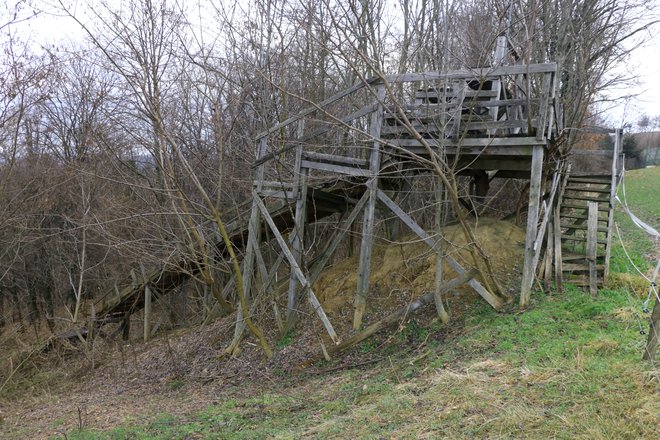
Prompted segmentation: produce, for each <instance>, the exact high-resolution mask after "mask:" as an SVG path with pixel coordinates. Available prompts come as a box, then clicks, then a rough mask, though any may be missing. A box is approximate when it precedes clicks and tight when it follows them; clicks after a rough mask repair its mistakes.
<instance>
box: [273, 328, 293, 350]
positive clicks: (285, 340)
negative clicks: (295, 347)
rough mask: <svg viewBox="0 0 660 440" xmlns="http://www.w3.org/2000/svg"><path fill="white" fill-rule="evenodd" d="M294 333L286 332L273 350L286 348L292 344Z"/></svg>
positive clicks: (291, 331)
mask: <svg viewBox="0 0 660 440" xmlns="http://www.w3.org/2000/svg"><path fill="white" fill-rule="evenodd" d="M294 336H295V331H294V330H293V329H291V330H289V331H288V332H286V333H285V334H284V335H283V336H282V337H281V338H280V339H279V340H278V341H277V342H276V343H275V348H277V349H278V350H281V349H283V348H286V347H288V346H289V345H291V343H292V342H293V339H294Z"/></svg>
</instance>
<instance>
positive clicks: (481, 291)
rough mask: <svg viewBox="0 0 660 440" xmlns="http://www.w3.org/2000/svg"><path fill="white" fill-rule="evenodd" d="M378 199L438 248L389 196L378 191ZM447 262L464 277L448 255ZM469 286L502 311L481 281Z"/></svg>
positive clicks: (472, 281)
mask: <svg viewBox="0 0 660 440" xmlns="http://www.w3.org/2000/svg"><path fill="white" fill-rule="evenodd" d="M378 198H379V199H380V200H381V201H382V202H383V203H384V204H385V206H387V207H388V208H390V210H391V211H392V212H393V213H395V214H396V215H397V216H399V218H400V219H401V220H403V222H404V223H405V224H406V225H408V227H409V228H410V229H411V230H412V231H413V232H414V233H415V234H417V236H418V237H419V238H421V239H422V240H423V241H424V243H426V244H427V246H429V247H430V248H431V249H435V246H436V241H435V240H434V239H433V238H432V237H431V236H429V234H427V233H426V231H425V230H424V229H423V228H422V227H421V226H419V225H418V224H417V222H415V220H413V219H412V217H410V216H409V215H408V214H406V213H405V212H404V211H403V210H402V209H401V208H400V207H399V206H397V204H396V203H394V201H392V199H390V198H389V197H388V196H387V194H385V193H384V192H383V191H381V190H378ZM444 259H445V261H447V264H449V267H451V268H452V270H454V272H456V273H457V274H459V275H462V274H464V273H465V269H464V268H463V267H462V266H461V265H460V264H459V263H458V262H457V261H456V260H454V259H453V258H452V257H451V256H449V255H446V254H445V256H444ZM468 284H469V285H470V287H472V289H474V290H475V291H476V292H477V293H478V294H479V295H481V297H482V298H483V299H485V300H486V301H487V302H488V304H490V305H491V306H492V307H493V308H494V309H495V310H500V309H501V308H502V306H503V305H504V302H503V301H502V299H500V298H499V297H498V296H496V295H495V294H493V293H491V292H489V291H488V290H487V289H486V288H485V287H484V286H483V284H481V283H480V282H479V281H477V280H475V279H471V280H470V281H469V282H468Z"/></svg>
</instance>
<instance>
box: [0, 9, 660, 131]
mask: <svg viewBox="0 0 660 440" xmlns="http://www.w3.org/2000/svg"><path fill="white" fill-rule="evenodd" d="M110 1H112V0H110ZM221 1H222V0H221ZM10 3H11V0H10ZM57 3H58V0H36V1H35V2H34V6H35V7H38V8H43V9H44V10H50V11H55V10H56V5H57ZM66 3H68V4H69V5H72V7H73V10H76V8H77V11H76V12H77V14H78V16H80V15H81V14H84V9H85V8H84V4H85V3H87V2H85V1H79V0H68V1H66ZM655 10H656V11H657V13H658V16H660V2H657V1H656V3H655ZM23 12H24V14H26V13H29V11H27V10H24V11H23ZM199 12H200V13H201V14H202V15H205V17H204V18H203V19H202V20H199V21H198V23H199V22H200V21H201V22H204V21H206V20H208V19H209V18H210V16H211V15H212V14H211V13H210V11H208V10H207V11H203V10H201V9H200V10H199ZM0 16H2V14H0ZM83 16H84V15H83ZM21 27H22V28H23V29H24V32H25V35H26V36H25V37H24V38H29V40H30V41H33V42H35V44H37V45H39V44H42V45H58V44H65V45H66V43H67V41H76V40H80V39H81V38H82V37H83V35H84V33H83V31H82V30H81V29H80V28H79V26H78V25H77V24H76V23H75V22H74V21H73V20H72V19H71V18H69V17H64V16H59V17H58V16H56V15H49V14H42V15H40V16H38V17H36V18H33V19H31V20H28V21H26V22H24V23H23V25H22V26H21ZM659 33H660V26H657V27H656V29H655V32H653V33H652V35H647V37H648V41H647V42H646V43H645V44H644V45H643V46H638V47H635V48H634V49H633V50H632V54H631V57H630V60H629V62H628V63H626V64H625V65H624V66H622V67H621V69H622V71H621V73H623V74H625V75H627V76H630V77H636V78H637V84H636V85H631V86H627V87H625V88H622V89H618V90H611V91H609V93H608V96H607V98H620V97H627V98H621V99H619V100H618V101H617V102H616V103H614V104H612V103H609V104H608V105H607V106H604V111H603V116H604V117H605V118H606V120H607V122H608V125H611V126H623V125H625V124H628V123H631V124H632V125H633V126H634V125H635V123H636V122H637V121H638V120H639V118H640V116H641V115H644V114H646V115H649V116H657V115H660V34H659ZM635 95H636V96H635Z"/></svg>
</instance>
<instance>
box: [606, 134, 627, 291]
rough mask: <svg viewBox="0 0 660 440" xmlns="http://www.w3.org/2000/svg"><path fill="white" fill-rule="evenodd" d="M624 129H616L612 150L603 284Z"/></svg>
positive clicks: (609, 247) (609, 248) (609, 245)
mask: <svg viewBox="0 0 660 440" xmlns="http://www.w3.org/2000/svg"><path fill="white" fill-rule="evenodd" d="M622 136H623V130H622V129H620V128H617V129H615V130H614V151H613V152H612V178H611V180H610V206H609V208H610V209H609V210H608V212H607V237H606V239H605V240H606V243H605V263H604V264H605V270H604V271H603V284H605V281H606V280H607V276H608V275H609V273H610V254H611V253H612V228H613V227H614V198H615V197H616V184H617V182H618V179H617V177H618V176H617V173H618V171H619V163H618V159H619V152H620V151H621V144H622Z"/></svg>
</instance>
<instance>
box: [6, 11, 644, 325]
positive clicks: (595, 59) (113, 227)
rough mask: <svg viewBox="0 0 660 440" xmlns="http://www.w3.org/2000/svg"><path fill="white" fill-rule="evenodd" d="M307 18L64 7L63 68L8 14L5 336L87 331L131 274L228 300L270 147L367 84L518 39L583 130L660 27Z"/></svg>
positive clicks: (567, 18)
mask: <svg viewBox="0 0 660 440" xmlns="http://www.w3.org/2000/svg"><path fill="white" fill-rule="evenodd" d="M303 3H304V4H303ZM303 3H301V2H292V1H287V0H249V1H245V2H236V3H228V2H200V3H199V4H195V5H192V4H190V2H186V3H185V5H184V4H183V2H181V3H177V2H175V1H166V0H125V1H120V2H107V3H106V2H100V3H97V2H94V3H93V4H91V6H90V7H88V8H87V9H86V12H85V14H79V15H78V13H77V12H76V11H74V10H73V9H67V8H66V2H63V6H62V7H61V8H59V9H58V11H57V13H58V14H60V15H62V16H63V17H64V18H62V19H61V20H62V23H63V24H62V25H63V26H78V27H81V28H82V29H83V31H84V35H85V38H84V39H83V40H81V41H79V42H76V43H70V44H68V45H65V46H57V47H45V48H35V47H34V46H33V44H32V42H31V41H29V40H26V39H23V38H21V37H20V35H21V34H20V33H19V32H18V31H17V29H19V28H20V26H22V25H24V23H25V22H26V20H29V19H30V16H31V15H32V11H33V10H34V9H33V8H28V5H27V3H25V2H18V3H16V4H12V3H6V6H7V8H6V11H7V14H6V16H5V18H4V19H3V21H2V22H1V23H0V30H2V37H1V38H2V40H1V41H0V44H2V56H1V62H0V206H1V208H0V320H1V321H0V323H6V322H34V323H36V322H41V321H42V320H43V319H42V318H44V317H45V318H47V319H46V320H45V322H47V323H48V325H50V326H53V325H55V324H56V323H57V322H60V321H68V322H70V321H72V320H78V319H79V315H80V313H81V312H80V307H79V305H80V303H81V300H83V299H91V298H95V297H98V296H99V295H101V294H102V293H104V292H107V291H108V290H109V289H112V287H113V286H114V285H115V284H118V283H122V282H124V280H125V279H126V277H127V273H128V272H129V270H130V269H131V268H135V267H137V266H139V264H140V263H141V264H143V265H144V266H147V267H158V266H162V265H163V264H164V263H168V262H169V263H172V264H174V263H175V262H176V261H179V260H180V257H181V256H182V255H188V256H191V257H192V256H194V257H195V258H194V259H195V261H204V262H205V264H206V267H204V268H203V270H201V271H200V273H199V275H197V278H198V281H199V282H200V283H201V284H202V285H204V286H206V287H207V288H208V289H209V290H210V291H212V292H216V291H217V290H218V288H219V287H218V285H219V284H221V283H222V281H221V280H222V276H223V274H224V273H227V272H228V268H227V267H226V264H225V263H223V262H219V261H216V259H215V258H214V255H213V250H212V246H210V245H209V243H212V242H214V241H215V240H217V230H218V226H219V225H218V222H221V221H227V220H230V219H229V218H227V216H229V215H230V214H229V213H230V212H231V211H232V209H233V208H234V207H235V206H236V205H237V204H240V203H241V202H243V201H245V200H246V199H247V198H249V194H250V191H251V185H252V183H251V179H252V167H251V162H252V158H253V157H254V148H255V145H254V144H253V139H254V138H255V136H256V134H257V133H259V132H260V131H262V130H264V129H266V128H268V127H270V126H272V125H273V124H275V123H277V122H278V121H282V120H284V119H286V118H287V117H289V116H291V115H293V114H295V113H296V112H298V111H300V110H301V109H303V108H305V107H307V106H309V105H310V104H312V103H315V102H320V101H322V100H323V99H324V98H326V97H328V96H331V95H332V94H334V93H336V92H337V91H340V90H342V89H345V88H347V87H349V86H351V85H353V84H355V83H356V82H358V81H363V80H365V79H366V78H368V77H370V76H372V75H374V74H377V73H402V72H409V71H425V70H447V69H453V68H461V67H473V66H487V65H490V64H491V63H492V57H493V53H494V47H495V43H496V38H497V36H498V35H500V34H506V35H507V37H508V43H509V47H508V49H509V51H508V55H507V58H506V62H507V63H537V62H558V63H559V66H560V70H561V73H560V75H558V78H559V83H558V84H557V91H558V105H557V117H558V118H561V119H562V122H563V126H564V127H569V128H572V127H579V126H580V125H581V123H582V120H583V119H584V117H585V115H586V114H587V111H588V109H589V107H590V106H591V105H592V104H593V102H594V98H595V97H596V96H597V94H598V92H599V91H600V90H601V89H602V88H603V87H605V86H609V85H612V84H613V83H614V82H616V81H617V78H612V77H611V75H609V74H608V72H609V71H610V69H611V68H612V67H613V66H614V65H615V64H617V63H621V62H623V61H625V57H626V55H627V53H628V52H627V49H626V48H625V46H624V43H626V42H627V41H629V40H630V39H631V38H637V37H643V36H644V35H645V34H644V32H645V31H646V30H647V29H648V25H649V23H650V22H651V21H652V18H649V15H648V14H649V12H648V7H649V5H650V4H651V2H648V1H646V0H625V1H620V0H517V1H513V2H509V1H508V0H471V1H458V0H399V1H398V2H396V3H392V2H387V1H384V0H347V1H340V2H335V1H331V0H311V1H309V2H303ZM34 6H37V5H34ZM51 12H52V11H51ZM200 16H201V17H200ZM576 133H577V132H576V131H575V130H567V131H566V132H565V133H562V135H563V136H561V137H560V141H559V142H558V145H557V146H556V148H555V150H554V151H555V153H556V154H559V155H565V154H566V153H567V152H568V151H569V149H570V146H571V145H572V143H573V138H574V136H575V135H576ZM200 225H212V227H200ZM213 225H215V227H213ZM76 304H78V307H77V306H76ZM63 306H66V307H65V308H64V307H63Z"/></svg>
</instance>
